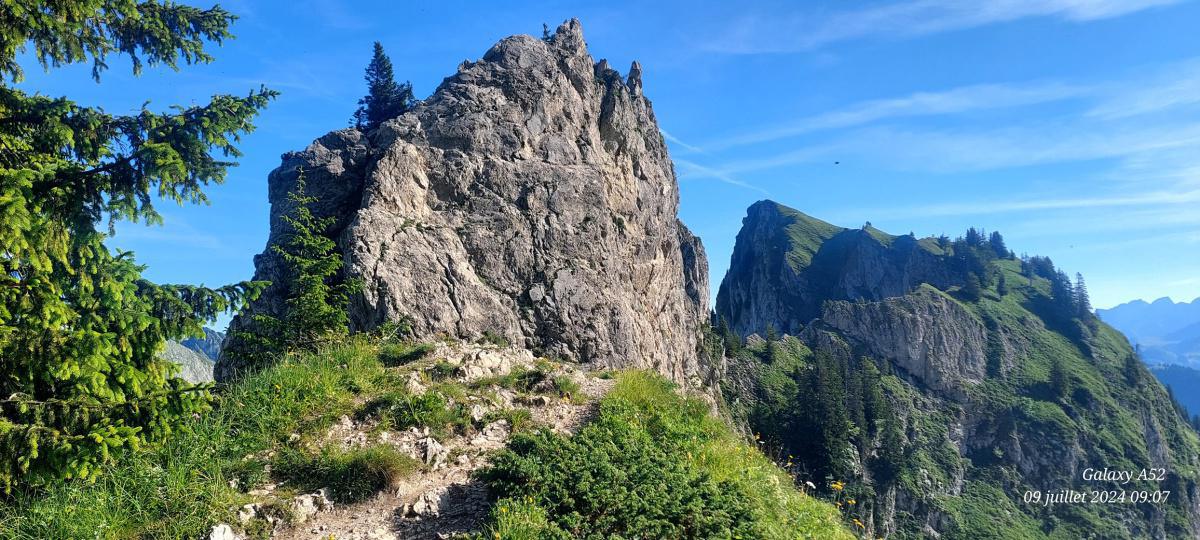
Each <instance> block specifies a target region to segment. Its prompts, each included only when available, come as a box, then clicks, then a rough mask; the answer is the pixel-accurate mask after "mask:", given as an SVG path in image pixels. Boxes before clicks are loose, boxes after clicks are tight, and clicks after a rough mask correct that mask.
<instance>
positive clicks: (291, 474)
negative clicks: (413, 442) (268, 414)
mask: <svg viewBox="0 0 1200 540" xmlns="http://www.w3.org/2000/svg"><path fill="white" fill-rule="evenodd" d="M419 467H420V462H418V461H417V460H415V459H413V458H412V457H409V456H408V455H406V454H402V453H400V451H399V450H396V448H395V447H393V446H390V445H386V444H380V445H373V446H367V447H364V448H353V449H350V450H341V449H331V448H325V449H323V450H321V452H320V453H319V454H316V455H311V454H308V453H305V452H304V451H302V450H298V449H294V448H290V449H285V450H282V451H280V452H279V454H278V455H277V456H276V458H275V460H274V462H273V464H272V467H271V468H272V471H273V474H274V475H275V476H277V477H279V478H280V479H284V480H287V481H288V485H289V486H293V487H296V488H298V489H300V490H301V491H314V490H317V489H321V488H327V489H329V495H330V498H332V499H333V500H334V501H336V502H340V503H354V502H360V501H364V500H366V499H368V498H370V497H371V496H373V495H375V494H376V493H378V492H379V491H380V490H382V489H384V488H386V487H389V486H391V485H392V484H393V483H394V482H395V481H396V480H399V479H401V478H404V477H405V476H408V475H409V474H411V473H412V472H414V471H416V470H417V469H418V468H419Z"/></svg>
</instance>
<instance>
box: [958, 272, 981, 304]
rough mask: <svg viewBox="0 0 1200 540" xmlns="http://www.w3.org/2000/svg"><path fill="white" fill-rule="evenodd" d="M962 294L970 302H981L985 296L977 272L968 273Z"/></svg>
mask: <svg viewBox="0 0 1200 540" xmlns="http://www.w3.org/2000/svg"><path fill="white" fill-rule="evenodd" d="M962 292H963V296H966V298H967V299H968V300H979V298H980V297H982V296H983V284H982V283H980V281H979V276H978V275H976V274H975V272H969V273H967V280H966V283H964V284H963V288H962Z"/></svg>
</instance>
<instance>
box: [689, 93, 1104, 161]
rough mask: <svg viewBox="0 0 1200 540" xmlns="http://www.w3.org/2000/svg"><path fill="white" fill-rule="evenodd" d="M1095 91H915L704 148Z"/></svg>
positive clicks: (1078, 95)
mask: <svg viewBox="0 0 1200 540" xmlns="http://www.w3.org/2000/svg"><path fill="white" fill-rule="evenodd" d="M1095 90H1096V89H1095V88H1093V87H1088V86H1073V85H1067V84H1062V83H1058V82H1033V83H1026V84H980V85H971V86H963V87H958V88H951V89H949V90H942V91H935V92H916V93H913V94H909V95H906V96H901V97H896V98H888V99H878V100H872V101H865V102H862V103H858V104H855V105H851V106H849V107H846V108H844V109H841V110H837V111H833V112H829V113H824V114H820V115H816V116H811V117H806V118H801V119H799V120H795V121H792V122H788V123H786V124H781V125H775V126H770V127H766V128H762V129H758V130H755V131H752V132H749V133H742V134H739V135H734V136H732V137H728V138H725V139H722V140H720V141H717V142H714V143H711V144H706V145H705V147H707V148H709V149H711V150H724V149H728V148H733V147H737V146H745V145H750V144H760V143H764V142H770V141H776V140H780V139H786V138H790V137H796V136H799V135H804V134H807V133H812V132H815V131H822V130H829V129H839V128H848V127H854V126H859V125H863V124H869V123H872V122H878V121H881V120H888V119H893V118H905V117H919V116H933V115H946V114H960V113H966V112H970V111H977V110H985V109H1005V108H1010V107H1022V106H1028V105H1036V104H1039V103H1047V102H1053V101H1060V100H1065V99H1071V98H1077V97H1082V96H1086V95H1089V94H1092V93H1094V92H1095ZM669 140H670V139H669Z"/></svg>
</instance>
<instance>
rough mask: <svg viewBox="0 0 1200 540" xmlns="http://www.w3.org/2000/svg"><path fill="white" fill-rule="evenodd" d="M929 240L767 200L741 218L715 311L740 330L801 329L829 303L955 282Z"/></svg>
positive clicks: (876, 297)
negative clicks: (847, 224)
mask: <svg viewBox="0 0 1200 540" xmlns="http://www.w3.org/2000/svg"><path fill="white" fill-rule="evenodd" d="M937 251H938V250H937V248H936V246H935V245H933V244H932V243H931V241H930V240H928V239H926V240H917V239H916V238H913V237H911V236H893V235H890V234H887V233H885V232H883V231H880V230H878V229H875V228H874V227H871V226H870V225H869V224H868V225H865V226H863V227H862V228H858V229H847V228H843V227H838V226H835V225H832V224H829V223H826V222H824V221H821V220H819V219H816V218H814V217H812V216H808V215H806V214H804V213H802V212H799V211H797V210H794V209H792V208H788V207H786V206H783V205H781V204H779V203H776V202H773V201H759V202H757V203H755V204H754V205H752V206H751V207H750V208H749V209H748V210H747V213H746V217H745V218H744V219H743V220H742V230H741V231H740V232H739V233H738V236H737V242H736V244H735V245H734V250H733V256H732V258H731V260H730V269H729V272H728V273H727V274H726V275H725V279H724V280H723V281H722V282H721V288H720V290H719V291H718V293H717V306H716V312H717V314H718V315H720V316H722V317H725V318H726V320H727V321H728V322H729V324H730V325H731V326H732V327H733V329H734V330H736V331H737V332H738V333H739V334H741V335H743V336H745V335H749V334H751V333H756V332H757V333H763V332H765V330H766V328H767V327H768V326H773V327H774V328H775V329H776V330H777V331H780V332H788V333H799V332H800V331H801V330H803V329H804V328H805V326H807V325H808V324H809V323H810V322H812V320H813V319H815V318H817V317H819V316H820V315H821V309H822V306H823V304H824V303H825V302H827V301H837V300H845V301H852V302H856V301H880V300H884V299H887V298H894V297H897V296H902V295H905V294H907V293H909V292H912V291H913V290H915V289H916V288H917V287H918V286H920V284H921V283H930V284H932V285H934V286H936V287H939V288H946V287H948V286H950V285H952V284H958V282H959V280H960V279H961V277H960V276H958V275H957V274H956V273H955V272H954V271H953V270H952V269H951V268H950V267H949V265H946V264H943V261H940V260H939V255H938V254H937Z"/></svg>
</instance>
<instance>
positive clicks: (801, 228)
mask: <svg viewBox="0 0 1200 540" xmlns="http://www.w3.org/2000/svg"><path fill="white" fill-rule="evenodd" d="M776 208H778V210H779V213H780V214H782V215H784V216H785V217H787V218H789V219H791V223H790V224H789V225H788V227H787V230H786V232H787V236H788V241H789V243H790V246H789V249H788V252H787V260H788V264H789V265H791V267H792V268H793V269H795V270H797V271H798V270H800V269H801V268H804V267H806V266H808V264H809V263H810V262H812V258H813V255H816V254H817V250H819V249H821V244H824V243H825V241H826V240H829V239H830V238H833V237H834V236H836V235H837V234H838V233H840V232H843V231H845V230H846V229H843V228H842V227H838V226H836V225H832V224H829V223H826V222H824V221H821V220H819V219H817V218H814V217H812V216H810V215H808V214H805V213H803V212H801V211H799V210H796V209H793V208H788V207H786V206H784V205H782V204H776Z"/></svg>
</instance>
